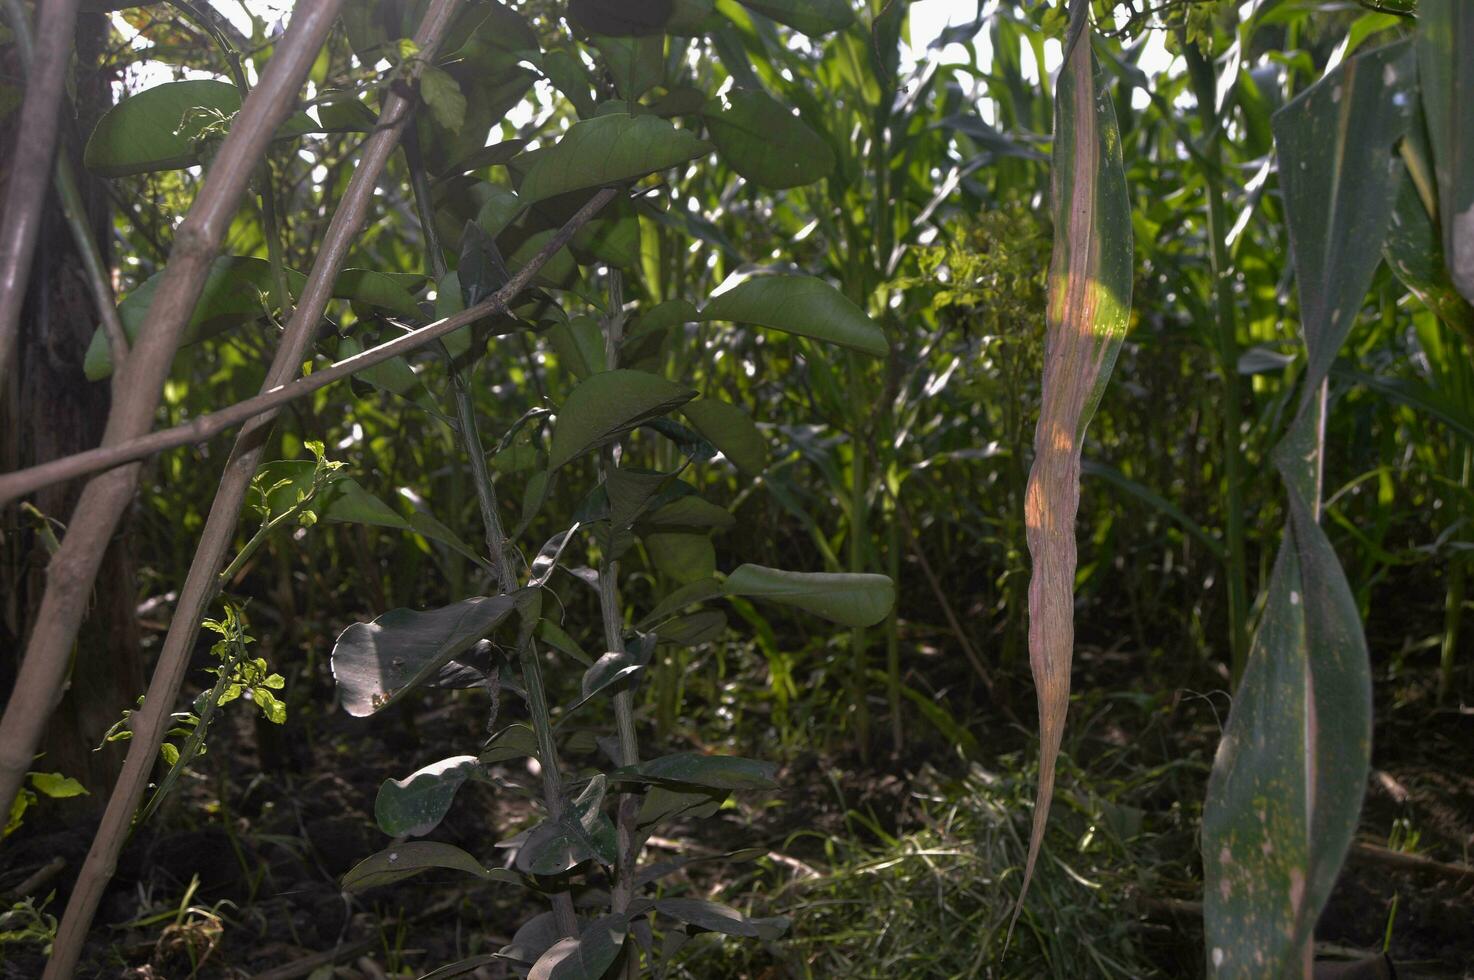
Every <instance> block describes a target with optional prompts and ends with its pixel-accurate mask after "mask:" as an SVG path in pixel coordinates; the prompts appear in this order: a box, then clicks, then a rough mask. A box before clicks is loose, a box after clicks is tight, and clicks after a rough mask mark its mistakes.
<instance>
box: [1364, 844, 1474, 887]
mask: <svg viewBox="0 0 1474 980" xmlns="http://www.w3.org/2000/svg"><path fill="white" fill-rule="evenodd" d="M1351 859H1352V860H1353V861H1359V862H1361V863H1362V864H1375V865H1379V866H1381V867H1384V868H1390V869H1391V870H1393V871H1409V872H1413V873H1416V874H1429V875H1435V876H1437V877H1439V878H1448V879H1450V880H1451V881H1467V882H1474V865H1468V864H1450V863H1448V862H1446V861H1435V860H1434V859H1433V858H1430V857H1424V856H1423V855H1421V854H1407V853H1405V852H1403V851H1393V850H1389V849H1388V848H1385V847H1383V846H1381V845H1380V844H1370V843H1368V842H1366V841H1356V842H1355V843H1353V844H1352V845H1351Z"/></svg>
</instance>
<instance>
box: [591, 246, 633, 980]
mask: <svg viewBox="0 0 1474 980" xmlns="http://www.w3.org/2000/svg"><path fill="white" fill-rule="evenodd" d="M623 338H624V279H623V277H622V275H621V274H620V272H619V270H618V269H610V270H609V316H608V318H607V319H606V320H605V321H604V362H605V365H606V367H607V369H608V370H610V371H613V370H615V369H616V368H618V367H619V344H620V341H621V340H623ZM617 465H618V464H617V461H616V460H615V454H614V446H613V445H610V446H606V447H605V448H604V450H603V452H602V453H601V454H600V457H599V475H600V477H601V478H603V479H604V480H605V481H606V483H607V481H608V479H609V474H610V473H612V472H613V471H614V469H615V467H616V466H617ZM611 530H612V529H611ZM611 537H612V534H611ZM599 611H600V613H602V615H603V620H604V645H605V647H606V648H607V649H608V650H610V651H611V652H614V653H624V651H625V646H624V606H623V604H622V603H621V602H620V599H619V562H618V561H617V560H615V559H613V558H611V557H610V556H609V555H607V554H606V555H604V556H603V557H602V559H601V560H600V562H599ZM614 724H615V727H616V728H617V729H618V732H619V764H620V765H621V766H633V765H638V764H639V761H640V743H639V738H638V736H637V735H636V733H635V703H634V694H633V692H631V691H630V690H629V688H625V689H624V690H621V691H618V692H616V693H615V695H614ZM639 807H640V799H639V796H638V795H637V794H634V793H622V794H620V796H619V798H618V800H617V801H616V802H615V819H614V835H615V868H614V891H613V895H612V901H611V911H613V912H616V913H618V912H623V911H625V910H626V909H627V908H629V904H630V900H631V899H633V898H634V894H635V865H636V862H637V861H638V859H639V851H640V847H641V844H642V842H641V841H640V840H639V839H638V837H637V834H636V831H635V821H636V819H637V818H638V816H639ZM639 971H640V962H639V955H638V954H637V953H636V952H635V950H634V947H633V945H632V944H630V943H628V942H626V949H625V961H624V972H625V976H626V977H628V978H630V980H634V978H637V977H638V976H639Z"/></svg>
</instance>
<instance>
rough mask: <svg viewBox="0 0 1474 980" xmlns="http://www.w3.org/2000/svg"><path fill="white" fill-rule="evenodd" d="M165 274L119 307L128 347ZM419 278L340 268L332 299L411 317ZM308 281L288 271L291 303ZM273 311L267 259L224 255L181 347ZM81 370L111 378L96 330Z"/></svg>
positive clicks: (107, 352)
mask: <svg viewBox="0 0 1474 980" xmlns="http://www.w3.org/2000/svg"><path fill="white" fill-rule="evenodd" d="M163 276H164V273H163V272H158V273H155V274H154V275H152V276H149V277H148V279H146V280H144V281H143V282H142V283H140V284H139V285H138V288H136V289H134V290H133V291H132V292H130V293H129V294H128V295H127V296H125V297H123V300H122V302H120V303H119V304H118V318H119V319H120V320H122V322H123V332H124V333H125V334H127V336H128V340H129V342H130V343H131V342H133V341H136V340H137V339H138V337H139V335H140V334H141V333H142V332H143V330H144V328H145V326H146V325H147V324H148V322H149V319H148V311H149V306H150V305H151V304H152V303H153V299H154V292H155V290H157V289H158V287H159V283H160V282H162V281H163ZM424 278H425V277H424V276H420V275H390V274H388V273H383V272H374V271H372V270H369V269H344V270H343V271H342V272H341V273H339V274H338V278H337V279H336V280H334V282H333V295H334V296H335V297H337V298H339V299H347V300H351V301H353V302H356V303H362V304H365V305H368V306H375V307H379V308H380V309H385V310H389V311H390V312H393V313H397V314H399V315H400V316H405V317H410V318H415V317H418V316H419V315H420V311H419V305H418V304H417V303H416V302H415V299H414V297H413V296H412V295H410V292H409V290H410V289H411V288H413V287H416V286H418V285H419V284H420V283H422V282H423V281H424ZM305 283H306V277H305V276H303V275H302V274H301V273H300V272H297V271H296V270H293V269H288V270H287V290H288V292H289V293H290V294H291V295H292V297H293V298H294V299H295V298H296V297H297V296H298V295H300V293H301V291H302V287H303V285H304V284H305ZM275 309H276V292H275V286H274V284H273V283H272V276H271V266H270V264H268V263H267V261H266V260H265V259H258V258H255V257H252V256H246V255H222V256H219V257H218V258H216V259H215V260H214V261H213V262H212V263H210V272H209V274H208V275H207V276H206V278H205V285H204V288H203V289H202V290H201V292H200V298H199V300H197V301H196V302H195V308H194V313H193V314H191V315H190V318H189V323H187V324H186V325H185V328H184V336H183V337H182V339H181V340H180V346H187V345H189V344H193V343H197V342H199V341H201V340H204V339H206V338H207V337H212V336H214V335H215V334H218V333H220V332H222V331H224V330H229V329H231V328H233V327H238V326H241V325H242V324H245V323H249V322H251V321H253V320H257V319H260V318H261V317H262V316H264V315H265V314H266V313H267V311H270V310H275ZM82 369H83V371H84V372H85V373H86V375H87V379H88V380H89V381H101V380H102V379H104V378H106V377H108V376H110V375H111V374H112V373H113V358H112V350H111V348H110V347H109V346H108V342H107V334H105V333H104V332H103V330H102V327H100V326H99V327H98V328H97V329H96V330H94V331H93V334H92V341H91V343H89V344H88V345H87V354H86V356H85V358H84V360H83V364H82Z"/></svg>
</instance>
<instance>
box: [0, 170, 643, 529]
mask: <svg viewBox="0 0 1474 980" xmlns="http://www.w3.org/2000/svg"><path fill="white" fill-rule="evenodd" d="M616 193H618V192H617V191H616V190H615V189H613V188H607V187H606V188H605V189H604V190H601V191H599V193H597V194H595V195H594V196H593V197H592V198H590V199H589V202H588V203H587V204H585V205H584V206H583V207H582V208H581V209H580V210H579V212H578V213H577V214H575V215H574V216H573V217H572V218H570V219H569V220H568V223H567V224H566V225H564V226H563V228H562V229H560V230H559V232H558V234H556V235H555V236H553V238H551V239H549V240H548V243H547V244H546V245H544V246H543V247H542V249H541V250H539V252H538V253H537V257H536V258H535V259H534V260H533V261H531V262H529V263H528V264H527V267H526V268H528V269H533V270H534V271H535V269H536V268H540V267H541V266H542V264H543V263H544V262H545V261H547V259H548V258H550V257H551V256H552V255H553V254H554V253H555V252H557V251H559V250H560V249H562V248H563V247H564V246H566V245H567V244H568V243H569V242H570V241H572V239H573V235H574V233H575V232H577V231H578V229H579V228H582V227H583V226H584V224H585V223H586V222H587V221H588V220H589V219H590V218H592V217H593V216H594V215H595V214H597V213H598V212H599V211H600V210H601V209H602V208H603V207H604V206H605V205H606V204H608V203H609V202H610V201H611V200H613V199H614V196H615V194H616ZM520 279H521V276H520V275H519V276H518V277H516V279H514V280H513V281H514V282H515V281H519V280H520ZM525 284H526V283H525V282H523V285H522V286H519V289H521V288H523V286H525ZM504 292H506V290H505V289H503V290H499V291H498V292H497V293H496V295H494V296H492V297H491V298H489V299H485V300H482V301H481V302H480V303H477V304H476V305H475V306H471V307H467V308H466V309H465V310H462V311H461V312H460V313H457V314H455V315H454V316H449V317H446V318H445V319H443V320H437V321H435V322H434V323H431V324H428V325H427V326H423V327H420V328H419V329H418V330H411V331H410V332H408V333H405V334H401V335H399V336H398V337H395V338H394V339H393V340H390V341H388V342H386V343H383V344H380V345H378V346H377V347H370V348H369V349H368V350H366V351H363V352H361V353H359V354H355V355H353V356H352V357H348V358H344V359H343V360H341V361H338V362H336V363H334V364H332V365H330V366H329V367H325V368H323V369H322V370H320V371H314V372H312V373H311V374H309V375H307V376H306V377H302V378H298V379H296V380H295V381H291V382H289V383H287V384H282V385H278V386H276V387H274V388H272V389H271V390H270V391H263V392H261V393H260V394H259V395H253V396H252V397H250V398H247V399H246V400H245V401H241V402H236V403H235V404H234V405H231V406H229V407H227V408H222V409H220V410H219V411H215V412H209V413H207V414H205V415H201V416H199V417H197V418H196V419H194V421H192V422H186V423H185V424H183V425H176V426H174V427H173V428H172V429H160V430H159V431H157V432H150V433H148V434H147V435H143V436H139V437H137V438H135V439H130V440H128V441H126V442H120V443H118V444H116V445H112V446H101V447H99V448H97V449H89V450H87V451H86V452H82V453H74V454H72V455H71V456H64V457H62V458H61V459H56V460H52V461H51V462H49V463H42V464H40V465H39V466H32V467H29V468H28V469H24V470H16V471H15V472H13V473H6V474H5V475H4V476H0V507H3V506H4V505H6V504H8V503H10V502H11V501H13V500H15V499H16V498H17V497H20V496H23V495H25V494H28V493H31V492H33V491H35V490H39V489H40V488H42V487H49V486H51V485H52V484H53V483H60V482H62V481H63V480H71V479H74V478H76V477H79V476H86V475H87V474H89V473H96V472H97V471H98V470H106V469H111V468H113V467H115V466H122V465H123V464H125V463H131V462H132V461H134V460H138V459H143V458H144V457H146V456H152V455H153V454H154V453H160V452H163V451H164V450H166V449H174V448H177V447H179V446H188V445H190V444H191V443H197V442H205V441H206V440H208V439H211V438H213V437H214V436H216V435H219V434H220V433H221V432H224V431H225V430H226V429H232V428H234V427H235V426H237V425H240V424H241V423H242V422H244V421H246V420H247V419H249V418H251V417H252V416H254V415H260V414H261V413H262V412H266V411H269V410H271V409H273V408H280V407H281V406H283V405H285V404H287V403H288V402H292V401H296V400H297V399H298V398H301V397H302V396H304V395H310V394H311V393H312V392H314V391H316V390H317V389H319V388H326V387H327V386H328V385H330V384H332V383H333V382H335V381H342V380H343V379H344V378H346V377H349V376H350V375H354V374H357V373H358V372H359V371H362V370H365V369H366V368H371V367H373V366H374V365H375V364H382V363H383V362H385V361H387V360H390V359H391V358H395V357H400V356H402V355H404V354H409V353H411V352H413V351H416V350H418V349H419V348H421V347H424V346H425V345H426V344H428V343H431V342H432V341H436V340H439V339H440V338H442V337H444V336H445V335H446V334H450V333H455V332H456V331H457V330H459V329H460V328H461V327H464V326H466V325H467V324H470V323H475V322H476V321H477V320H480V319H483V318H485V317H488V316H492V315H494V314H497V313H505V312H506V310H507V304H506V302H505V301H504V300H502V299H501V298H500V297H501V296H502V294H503V293H504ZM509 295H510V294H509Z"/></svg>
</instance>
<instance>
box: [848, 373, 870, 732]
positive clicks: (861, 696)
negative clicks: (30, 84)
mask: <svg viewBox="0 0 1474 980" xmlns="http://www.w3.org/2000/svg"><path fill="white" fill-rule="evenodd" d="M848 368H849V375H850V421H851V425H852V430H851V432H850V555H849V558H850V561H849V564H850V571H851V572H863V571H864V570H865V545H866V544H867V543H868V541H867V539H868V538H869V535H870V513H869V511H870V502H869V495H868V493H867V491H868V489H869V486H868V484H867V482H866V481H867V479H868V477H867V476H866V469H865V457H866V454H867V452H868V450H867V448H866V446H865V438H866V437H865V432H864V429H863V425H862V423H861V420H862V419H864V418H866V417H867V415H868V413H869V411H870V406H869V405H866V404H864V396H863V387H862V385H861V380H862V375H863V372H862V370H861V368H860V363H859V355H857V354H854V353H850V355H849V357H848ZM850 657H851V662H850V699H851V702H852V706H853V708H854V711H855V742H856V744H857V747H858V748H859V750H860V758H861V759H862V760H864V759H868V758H869V757H870V708H869V706H868V705H867V704H866V703H865V678H866V677H867V676H868V675H867V671H868V669H869V658H868V656H867V653H866V642H865V629H864V628H863V627H856V628H854V629H852V630H850Z"/></svg>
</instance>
